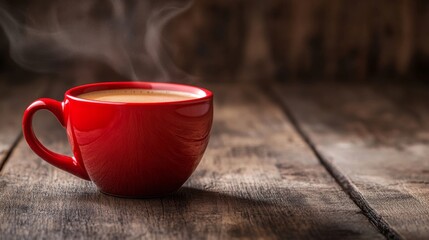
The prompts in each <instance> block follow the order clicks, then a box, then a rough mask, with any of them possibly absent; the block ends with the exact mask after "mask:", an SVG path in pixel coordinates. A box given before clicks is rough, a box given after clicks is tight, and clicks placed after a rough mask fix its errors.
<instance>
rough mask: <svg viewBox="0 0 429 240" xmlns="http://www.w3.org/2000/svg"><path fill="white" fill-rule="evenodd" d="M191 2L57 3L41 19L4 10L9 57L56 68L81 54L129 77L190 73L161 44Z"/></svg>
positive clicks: (1, 19)
mask: <svg viewBox="0 0 429 240" xmlns="http://www.w3.org/2000/svg"><path fill="white" fill-rule="evenodd" d="M191 3H192V2H189V1H187V2H185V3H184V2H177V1H174V2H172V1H169V2H166V1H147V0H131V1H121V0H109V1H105V0H77V1H67V0H61V1H53V5H52V6H50V7H49V8H48V9H44V11H43V16H42V19H38V21H31V19H26V20H27V21H26V22H25V24H24V23H22V22H19V21H18V20H17V19H15V18H14V17H13V16H12V15H11V14H10V13H9V12H8V11H7V10H6V9H5V8H4V7H2V8H0V24H1V26H2V27H3V29H4V31H5V33H6V36H7V38H8V39H9V42H10V54H11V57H12V58H13V59H14V60H15V61H16V62H17V63H18V64H20V65H21V66H22V67H24V68H27V69H30V70H33V71H39V72H40V71H42V72H45V71H54V70H55V69H56V67H55V66H56V65H57V64H58V63H62V62H64V61H67V60H73V59H78V58H89V59H93V60H97V61H101V62H104V63H105V64H107V65H109V66H110V67H112V69H114V70H115V71H116V72H118V73H119V74H121V75H124V76H127V77H129V78H131V79H151V80H160V81H169V80H171V79H175V80H177V78H184V77H185V76H186V74H184V73H183V72H182V71H180V70H179V69H178V68H176V67H175V65H174V64H173V63H172V61H171V59H170V58H169V57H168V55H167V53H166V51H165V49H164V48H163V38H162V30H163V28H164V26H165V25H166V24H167V23H168V22H169V21H170V20H171V19H173V18H174V17H175V16H177V15H179V14H181V13H182V12H184V11H185V10H187V9H188V8H189V7H190V6H191Z"/></svg>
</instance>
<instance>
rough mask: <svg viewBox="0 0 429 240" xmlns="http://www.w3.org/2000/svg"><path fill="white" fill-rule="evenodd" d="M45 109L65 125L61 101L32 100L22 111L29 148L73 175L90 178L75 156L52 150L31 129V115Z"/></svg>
mask: <svg viewBox="0 0 429 240" xmlns="http://www.w3.org/2000/svg"><path fill="white" fill-rule="evenodd" d="M41 109H46V110H48V111H50V112H52V113H53V114H54V115H55V117H56V118H57V119H58V121H59V122H60V123H61V125H62V126H63V127H66V122H65V121H64V114H63V103H62V102H58V101H55V100H53V99H49V98H40V99H38V100H36V101H34V102H33V103H32V104H31V105H30V106H28V108H27V109H26V110H25V112H24V117H23V119H22V130H23V133H24V137H25V140H26V141H27V143H28V145H29V146H30V148H31V149H32V150H33V151H34V152H35V153H36V154H37V155H39V156H40V157H41V158H42V159H43V160H45V161H46V162H48V163H50V164H52V165H54V166H55V167H58V168H60V169H62V170H64V171H67V172H69V173H71V174H73V175H75V176H78V177H80V178H83V179H85V180H90V179H89V176H88V173H87V172H86V170H85V168H83V166H81V164H80V163H79V162H78V161H77V160H76V158H75V157H69V156H65V155H62V154H58V153H55V152H52V151H51V150H49V149H47V148H46V147H45V146H43V145H42V143H40V141H39V140H38V139H37V137H36V135H35V134H34V131H33V125H32V123H33V115H34V113H36V112H37V111H38V110H41Z"/></svg>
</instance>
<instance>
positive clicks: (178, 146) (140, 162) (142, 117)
mask: <svg viewBox="0 0 429 240" xmlns="http://www.w3.org/2000/svg"><path fill="white" fill-rule="evenodd" d="M118 88H144V89H162V90H174V91H183V92H190V93H194V94H197V95H199V96H201V97H199V98H195V99H191V100H185V101H176V102H160V103H115V102H103V101H94V100H85V99H81V98H78V97H77V96H78V95H80V94H82V93H86V92H91V91H96V90H106V89H118ZM39 109H47V110H49V111H51V112H53V113H54V115H55V116H56V117H57V118H58V120H59V121H60V122H61V124H62V125H63V126H64V127H66V128H67V135H68V138H69V142H70V144H71V147H72V150H73V155H74V156H73V157H68V156H63V155H60V154H57V153H54V152H52V151H50V150H48V149H46V148H45V147H44V146H43V145H42V144H41V143H40V142H39V141H38V140H37V138H36V137H35V135H34V133H33V129H32V126H31V122H32V117H33V114H34V113H35V112H36V111H37V110H39ZM212 121H213V96H212V93H211V92H210V91H208V90H206V89H203V88H197V87H192V86H187V85H179V84H171V83H150V82H111V83H96V84H89V85H83V86H79V87H75V88H72V89H70V90H68V91H67V92H66V94H65V99H64V101H63V102H57V101H55V100H52V99H46V98H42V99H39V100H37V101H35V102H34V103H32V104H31V105H30V106H29V107H28V108H27V110H26V111H25V113H24V118H23V131H24V136H25V139H26V140H27V142H28V144H29V145H30V147H31V148H32V149H33V151H34V152H35V153H37V154H38V155H39V156H40V157H42V158H43V159H44V160H46V161H47V162H49V163H51V164H52V165H54V166H56V167H59V168H61V169H63V170H65V171H67V172H70V173H72V174H74V175H76V176H78V177H81V178H83V179H87V180H91V181H93V182H94V183H95V184H96V185H97V186H98V188H99V189H100V190H101V191H102V192H104V193H108V194H112V195H118V196H128V197H150V196H161V195H165V194H168V193H171V192H174V191H176V190H177V189H179V188H180V187H181V186H182V185H183V183H184V182H185V181H186V180H187V179H188V178H189V176H190V175H191V174H192V172H193V171H194V170H195V168H196V167H197V165H198V163H199V162H200V160H201V158H202V156H203V153H204V151H205V149H206V147H207V144H208V140H209V134H210V129H211V125H212Z"/></svg>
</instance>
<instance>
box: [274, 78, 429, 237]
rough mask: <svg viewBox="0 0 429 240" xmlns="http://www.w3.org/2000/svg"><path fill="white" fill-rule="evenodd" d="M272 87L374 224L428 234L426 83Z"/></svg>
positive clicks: (405, 234)
mask: <svg viewBox="0 0 429 240" xmlns="http://www.w3.org/2000/svg"><path fill="white" fill-rule="evenodd" d="M274 91H276V93H277V95H278V96H279V98H281V99H282V100H283V103H284V104H285V106H286V109H287V110H288V111H289V112H290V114H291V115H292V117H293V118H295V119H296V123H297V125H298V128H300V129H301V130H302V133H303V135H304V137H307V138H308V139H309V142H310V144H311V145H313V147H314V150H315V151H316V152H317V153H318V154H320V160H321V161H322V162H323V163H324V164H325V166H326V167H327V168H328V170H329V171H331V173H332V174H333V175H334V176H335V177H336V178H337V180H338V182H340V183H341V184H342V186H343V187H344V189H346V191H347V192H348V193H349V194H350V195H351V196H352V198H353V199H354V200H355V202H356V203H357V204H358V205H359V206H361V208H362V209H363V210H364V211H365V213H366V215H367V216H368V217H369V218H370V219H371V220H372V221H373V222H374V224H376V225H377V226H378V227H383V224H386V225H385V226H384V227H386V229H382V228H381V230H382V231H384V233H385V234H386V235H387V236H394V237H395V236H396V235H395V233H398V234H399V236H396V237H401V236H402V237H405V238H408V239H425V238H428V237H429V201H428V199H429V188H428V183H429V161H427V160H428V159H427V156H428V155H429V145H428V143H429V126H428V124H427V123H428V120H429V117H428V116H429V108H428V102H429V91H428V88H427V86H426V87H422V86H420V87H416V88H415V89H414V90H411V89H410V88H402V87H386V86H378V87H365V86H359V85H358V86H356V85H348V86H344V85H342V86H339V85H320V84H319V85H311V86H310V85H287V86H277V87H275V89H274ZM389 234H390V235H389Z"/></svg>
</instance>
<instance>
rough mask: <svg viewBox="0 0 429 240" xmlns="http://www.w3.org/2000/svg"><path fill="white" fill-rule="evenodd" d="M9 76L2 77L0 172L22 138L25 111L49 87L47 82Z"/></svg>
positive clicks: (0, 88) (0, 99)
mask: <svg viewBox="0 0 429 240" xmlns="http://www.w3.org/2000/svg"><path fill="white" fill-rule="evenodd" d="M9 78H11V77H10V76H8V75H2V76H0V170H1V169H2V166H3V163H4V162H5V161H6V159H7V157H8V155H9V154H10V152H11V151H12V149H13V147H14V146H15V145H16V143H17V142H18V141H19V139H20V138H21V118H22V113H23V112H24V109H25V108H26V107H27V106H28V105H29V104H30V103H31V102H32V101H33V100H35V99H36V98H37V97H39V96H41V95H42V93H43V91H45V89H46V86H47V80H46V79H43V78H40V79H33V80H31V81H22V82H19V81H16V79H15V81H13V79H9Z"/></svg>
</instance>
